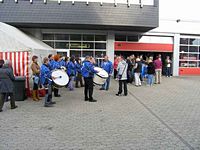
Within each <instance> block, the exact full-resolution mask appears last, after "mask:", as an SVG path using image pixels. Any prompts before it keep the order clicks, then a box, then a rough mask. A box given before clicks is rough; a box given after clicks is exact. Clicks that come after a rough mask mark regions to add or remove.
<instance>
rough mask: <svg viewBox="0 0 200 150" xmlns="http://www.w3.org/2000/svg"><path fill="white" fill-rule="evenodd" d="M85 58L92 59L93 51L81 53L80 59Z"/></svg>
mask: <svg viewBox="0 0 200 150" xmlns="http://www.w3.org/2000/svg"><path fill="white" fill-rule="evenodd" d="M86 56H92V57H94V51H83V52H82V57H86Z"/></svg>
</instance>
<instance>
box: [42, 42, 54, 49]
mask: <svg viewBox="0 0 200 150" xmlns="http://www.w3.org/2000/svg"><path fill="white" fill-rule="evenodd" d="M43 42H44V43H46V44H47V45H49V46H50V47H52V48H54V42H47V41H43Z"/></svg>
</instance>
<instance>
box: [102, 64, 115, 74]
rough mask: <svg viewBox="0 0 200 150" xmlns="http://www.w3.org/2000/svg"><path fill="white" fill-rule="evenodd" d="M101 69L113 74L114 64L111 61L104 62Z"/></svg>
mask: <svg viewBox="0 0 200 150" xmlns="http://www.w3.org/2000/svg"><path fill="white" fill-rule="evenodd" d="M101 68H103V69H104V70H105V71H106V72H107V73H108V74H112V72H113V64H112V62H111V61H102V63H101Z"/></svg>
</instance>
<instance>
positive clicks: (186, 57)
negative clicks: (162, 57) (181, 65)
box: [179, 53, 188, 60]
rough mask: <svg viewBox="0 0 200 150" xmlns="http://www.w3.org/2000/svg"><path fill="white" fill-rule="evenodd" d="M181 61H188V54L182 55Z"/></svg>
mask: <svg viewBox="0 0 200 150" xmlns="http://www.w3.org/2000/svg"><path fill="white" fill-rule="evenodd" d="M179 58H180V59H181V60H188V53H180V57H179Z"/></svg>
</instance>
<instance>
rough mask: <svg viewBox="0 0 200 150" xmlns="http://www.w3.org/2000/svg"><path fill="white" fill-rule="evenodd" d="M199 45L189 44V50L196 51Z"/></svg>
mask: <svg viewBox="0 0 200 150" xmlns="http://www.w3.org/2000/svg"><path fill="white" fill-rule="evenodd" d="M198 51H199V47H198V46H189V52H196V53H198Z"/></svg>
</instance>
